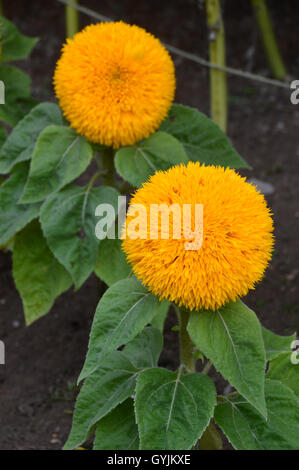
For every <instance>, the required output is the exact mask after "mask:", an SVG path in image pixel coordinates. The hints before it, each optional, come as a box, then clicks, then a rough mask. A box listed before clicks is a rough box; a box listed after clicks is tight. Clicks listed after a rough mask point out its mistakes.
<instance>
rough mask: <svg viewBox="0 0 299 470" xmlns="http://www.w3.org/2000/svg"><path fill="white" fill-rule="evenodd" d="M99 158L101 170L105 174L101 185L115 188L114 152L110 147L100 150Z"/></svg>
mask: <svg viewBox="0 0 299 470" xmlns="http://www.w3.org/2000/svg"><path fill="white" fill-rule="evenodd" d="M100 153H101V158H102V166H103V170H105V174H104V176H103V183H104V184H106V185H107V186H115V181H114V150H113V149H112V148H111V147H106V148H104V149H101V152H100Z"/></svg>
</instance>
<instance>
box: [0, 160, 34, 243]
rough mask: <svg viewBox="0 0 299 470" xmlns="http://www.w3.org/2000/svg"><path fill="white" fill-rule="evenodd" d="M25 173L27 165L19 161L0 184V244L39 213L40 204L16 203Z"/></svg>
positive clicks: (26, 172)
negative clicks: (10, 173) (8, 176)
mask: <svg viewBox="0 0 299 470" xmlns="http://www.w3.org/2000/svg"><path fill="white" fill-rule="evenodd" d="M27 175H28V165H26V164H25V163H21V164H20V165H19V166H18V167H17V168H16V169H15V171H14V172H13V173H12V175H11V176H10V178H9V179H7V180H6V181H5V182H4V183H3V184H2V185H1V186H0V246H2V245H4V244H5V243H7V242H8V241H9V240H10V239H11V238H12V237H13V236H14V235H15V234H16V233H17V232H19V231H20V230H21V229H22V228H24V227H25V226H26V225H27V224H28V223H29V222H31V220H33V219H35V218H36V217H37V216H38V214H39V209H40V204H18V200H19V198H20V196H21V194H22V192H23V189H24V186H25V183H26V179H27Z"/></svg>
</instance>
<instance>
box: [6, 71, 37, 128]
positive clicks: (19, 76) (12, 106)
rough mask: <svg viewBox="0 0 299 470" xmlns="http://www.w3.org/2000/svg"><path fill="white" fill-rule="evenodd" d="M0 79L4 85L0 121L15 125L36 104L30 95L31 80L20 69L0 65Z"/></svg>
mask: <svg viewBox="0 0 299 470" xmlns="http://www.w3.org/2000/svg"><path fill="white" fill-rule="evenodd" d="M0 80H1V81H2V82H3V83H4V86H5V104H1V105H0V121H4V122H6V123H7V124H9V125H10V126H12V127H13V126H15V125H16V124H17V123H18V121H19V120H20V119H22V118H23V117H24V116H25V114H27V113H28V112H29V111H30V109H31V108H32V107H33V106H34V105H35V104H36V103H35V101H34V100H32V98H31V96H30V85H31V80H30V78H29V77H28V75H26V74H25V73H24V72H22V70H19V69H17V68H16V67H11V66H7V65H1V66H0Z"/></svg>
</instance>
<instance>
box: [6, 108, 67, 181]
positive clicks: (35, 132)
mask: <svg viewBox="0 0 299 470" xmlns="http://www.w3.org/2000/svg"><path fill="white" fill-rule="evenodd" d="M50 124H57V125H62V124H63V120H62V114H61V111H60V108H59V107H58V106H57V105H56V104H54V103H41V104H39V105H38V106H36V107H35V108H33V109H32V110H31V111H30V113H29V114H27V116H25V117H24V118H23V119H22V120H21V121H19V122H18V124H17V125H16V127H15V128H14V129H13V131H12V132H11V134H10V135H9V137H8V138H7V140H6V142H5V144H4V145H3V147H2V149H1V152H0V173H8V172H9V171H10V170H11V168H12V167H13V166H14V165H15V164H16V163H18V162H21V161H24V160H29V159H30V158H31V157H32V153H33V150H34V147H35V144H36V141H37V138H38V136H39V134H40V132H41V131H42V130H43V129H44V128H45V127H47V126H49V125H50Z"/></svg>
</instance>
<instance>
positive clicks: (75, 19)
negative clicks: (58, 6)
mask: <svg viewBox="0 0 299 470" xmlns="http://www.w3.org/2000/svg"><path fill="white" fill-rule="evenodd" d="M72 2H73V3H76V4H78V3H79V0H72ZM65 20H66V37H67V38H72V37H73V36H74V35H75V34H76V33H77V32H78V31H79V12H78V11H77V10H76V9H75V8H73V7H70V6H69V5H66V7H65Z"/></svg>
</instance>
